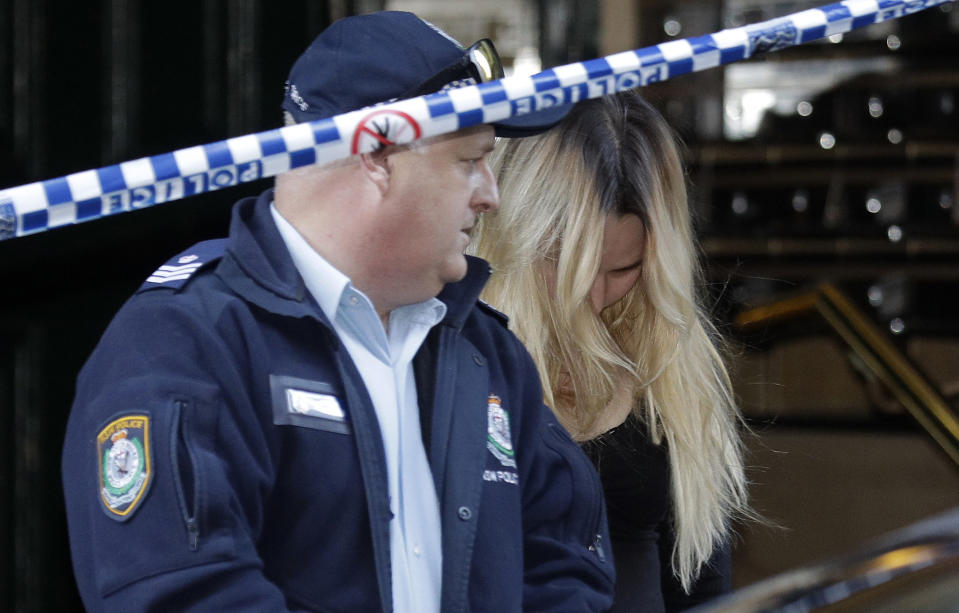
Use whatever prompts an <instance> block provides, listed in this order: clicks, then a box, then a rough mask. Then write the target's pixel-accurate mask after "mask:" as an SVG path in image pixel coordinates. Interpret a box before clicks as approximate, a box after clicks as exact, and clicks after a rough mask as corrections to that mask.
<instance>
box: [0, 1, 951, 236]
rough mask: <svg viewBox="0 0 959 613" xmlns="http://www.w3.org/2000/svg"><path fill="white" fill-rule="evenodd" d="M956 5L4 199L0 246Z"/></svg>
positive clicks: (849, 19) (32, 189)
mask: <svg viewBox="0 0 959 613" xmlns="http://www.w3.org/2000/svg"><path fill="white" fill-rule="evenodd" d="M952 1H953V0H844V1H843V2H837V3H835V4H829V5H826V6H822V7H819V8H814V9H808V10H805V11H800V12H798V13H793V14H791V15H787V16H785V17H778V18H775V19H770V20H768V21H764V22H760V23H756V24H751V25H746V26H742V27H737V28H732V29H727V30H722V31H720V32H716V33H713V34H707V35H704V36H696V37H691V38H686V39H680V40H675V41H669V42H666V43H661V44H659V45H654V46H652V47H646V48H642V49H637V50H633V51H624V52H621V53H616V54H613V55H609V56H606V57H603V58H598V59H594V60H588V61H585V62H575V63H572V64H567V65H563V66H558V67H556V68H551V69H548V70H545V71H543V72H540V73H538V74H535V75H533V76H511V77H506V78H504V79H500V80H498V81H492V82H489V83H481V84H479V85H472V86H468V87H463V88H459V89H452V90H448V91H446V92H441V93H436V94H429V95H426V96H422V97H419V98H412V99H409V100H403V101H399V102H394V103H390V104H384V105H380V106H376V107H373V108H367V109H361V110H358V111H352V112H349V113H344V114H342V115H337V116H335V117H331V118H328V119H321V120H317V121H314V122H310V123H304V124H298V125H295V126H288V127H284V128H278V129H274V130H268V131H266V132H260V133H256V134H249V135H246V136H239V137H235V138H230V139H227V140H224V141H219V142H214V143H210V144H206V145H198V146H195V147H188V148H185V149H179V150H177V151H173V152H171V153H163V154H159V155H154V156H150V157H145V158H140V159H137V160H132V161H128V162H123V163H120V164H116V165H112V166H105V167H102V168H98V169H93V170H86V171H82V172H77V173H73V174H70V175H66V176H63V177H58V178H55V179H49V180H45V181H38V182H35V183H28V184H25V185H21V186H17V187H11V188H8V189H5V190H2V191H0V240H6V239H9V238H13V237H17V236H24V235H28V234H35V233H38V232H43V231H46V230H50V229H53V228H57V227H61V226H66V225H71V224H77V223H81V222H84V221H90V220H93V219H98V218H101V217H106V216H108V215H114V214H117V213H123V212H127V211H133V210H138V209H142V208H145V207H149V206H152V205H155V204H161V203H164V202H171V201H174V200H179V199H182V198H186V197H188V196H194V195H197V194H202V193H206V192H212V191H215V190H219V189H223V188H227V187H231V186H234V185H239V184H241V183H247V182H250V181H255V180H258V179H262V178H265V177H271V176H275V175H277V174H280V173H283V172H286V171H287V170H290V169H293V168H297V167H300V166H306V165H309V164H315V163H326V162H332V161H334V160H337V159H341V158H345V157H348V156H350V155H353V154H356V153H364V152H368V151H373V150H375V149H376V148H378V147H380V146H382V144H383V143H384V142H388V143H393V144H404V143H409V142H412V141H413V140H416V139H420V138H425V137H429V136H435V135H438V134H445V133H448V132H454V131H456V130H459V129H462V128H466V127H469V126H472V125H476V124H480V123H491V122H496V121H500V120H503V119H506V118H509V117H515V116H519V115H524V114H527V113H532V112H535V111H538V110H542V109H545V108H549V107H553V106H556V105H561V104H568V103H573V102H577V101H579V100H584V99H588V98H598V97H600V96H604V95H607V94H611V93H615V92H618V91H623V90H627V89H633V88H637V87H642V86H644V85H647V84H649V83H654V82H659V81H665V80H667V79H671V78H673V77H676V76H679V75H683V74H686V73H690V72H696V71H700V70H705V69H707V68H713V67H716V66H720V65H722V64H728V63H731V62H736V61H739V60H743V59H746V58H749V57H752V56H754V55H757V54H759V53H765V52H769V51H777V50H779V49H784V48H786V47H791V46H794V45H799V44H803V43H807V42H810V41H813V40H817V39H820V38H824V37H827V36H832V35H835V34H841V33H844V32H848V31H851V30H854V29H857V28H861V27H865V26H868V25H871V24H875V23H880V22H883V21H887V20H890V19H897V18H899V17H903V16H905V15H909V14H911V13H915V12H918V11H921V10H924V9H927V8H930V7H932V6H936V5H940V4H946V3H949V2H952Z"/></svg>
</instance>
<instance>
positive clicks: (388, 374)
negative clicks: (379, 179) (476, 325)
mask: <svg viewBox="0 0 959 613" xmlns="http://www.w3.org/2000/svg"><path fill="white" fill-rule="evenodd" d="M270 213H272V215H273V221H274V222H275V223H276V227H277V229H278V230H279V231H280V236H282V237H283V242H284V243H286V247H287V249H288V250H289V252H290V255H291V256H292V258H293V263H294V265H295V266H296V269H297V270H298V271H299V273H300V275H301V276H302V277H303V281H304V283H305V284H306V287H307V289H308V290H309V291H310V293H311V294H312V295H313V298H314V299H315V300H316V302H317V303H318V304H319V306H320V309H322V310H323V313H324V314H325V315H326V316H327V318H329V320H330V321H331V322H333V328H334V330H335V331H336V334H337V336H338V337H339V339H340V341H342V342H343V345H344V347H346V349H347V351H348V352H349V353H350V357H351V358H353V362H354V363H355V364H356V368H357V370H358V371H359V372H360V376H362V377H363V382H364V383H365V384H366V389H367V391H368V392H369V394H370V398H371V399H372V401H373V407H374V409H375V411H376V417H377V420H378V422H379V426H380V430H381V432H382V434H383V449H384V451H385V454H386V469H387V477H388V481H389V493H390V510H391V511H392V513H393V519H392V520H391V521H390V558H391V563H392V583H393V609H394V611H396V612H397V613H420V612H422V613H436V612H438V611H439V609H440V590H441V587H442V568H443V552H442V534H441V526H440V511H439V501H438V500H437V497H436V487H435V485H434V483H433V474H432V472H431V471H430V466H429V461H428V460H427V458H426V451H425V449H424V448H423V438H422V433H421V430H420V416H419V403H418V401H417V396H416V382H415V380H414V374H413V364H412V360H413V356H414V355H416V352H417V351H418V350H419V348H420V346H421V345H422V344H423V341H424V340H425V339H426V335H427V333H428V332H429V330H430V328H432V327H433V326H434V325H436V324H437V323H439V322H440V321H441V320H442V319H443V317H444V316H445V315H446V305H445V304H443V303H442V302H441V301H439V300H437V299H436V298H431V299H429V300H427V301H426V302H421V303H418V304H411V305H408V306H403V307H400V308H397V309H394V310H393V311H391V312H390V319H389V334H388V335H387V332H386V330H384V329H383V324H382V322H381V321H380V318H379V316H378V315H377V313H376V309H375V308H374V306H373V303H372V302H371V301H370V299H369V298H368V297H367V296H366V295H365V294H363V292H361V291H359V290H357V289H356V288H354V287H353V284H352V283H351V282H350V279H349V278H348V277H347V276H346V275H344V274H343V273H342V272H340V271H339V270H337V269H336V268H334V267H333V265H332V264H330V263H329V262H328V261H326V260H325V259H324V258H323V257H322V256H321V255H320V254H318V253H317V252H316V251H315V250H314V249H313V248H312V247H311V246H310V245H309V243H307V242H306V239H304V238H303V236H302V235H301V234H300V233H299V232H298V231H297V230H296V228H294V227H293V225H292V224H290V223H289V222H288V221H287V220H286V219H284V218H283V216H282V215H280V213H279V211H277V210H276V207H275V206H274V205H270ZM357 487H359V484H357Z"/></svg>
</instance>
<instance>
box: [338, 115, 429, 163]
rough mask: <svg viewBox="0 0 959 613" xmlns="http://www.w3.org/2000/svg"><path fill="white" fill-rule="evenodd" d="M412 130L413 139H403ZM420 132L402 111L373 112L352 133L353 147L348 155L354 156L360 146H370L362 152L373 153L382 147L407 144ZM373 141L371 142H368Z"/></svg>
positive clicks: (418, 135)
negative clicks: (400, 143)
mask: <svg viewBox="0 0 959 613" xmlns="http://www.w3.org/2000/svg"><path fill="white" fill-rule="evenodd" d="M408 130H412V132H413V138H403V137H404V136H407V131H408ZM421 133H422V130H420V125H419V124H418V123H416V120H415V119H413V118H412V117H410V116H409V115H407V114H406V113H404V112H403V111H394V110H390V109H383V110H382V111H373V112H372V113H370V114H369V115H367V116H366V117H364V118H363V119H362V120H361V121H360V124H359V126H357V128H356V132H354V133H353V145H352V147H351V148H350V153H351V154H353V155H356V154H357V153H359V152H360V144H361V143H362V144H369V145H371V146H368V147H363V150H364V151H375V150H377V149H380V148H382V147H389V146H390V145H395V144H396V143H398V142H403V143H406V142H409V141H412V140H416V139H417V138H419V137H420V134H421ZM370 141H373V142H370Z"/></svg>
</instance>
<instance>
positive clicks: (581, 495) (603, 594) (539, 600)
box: [520, 352, 615, 612]
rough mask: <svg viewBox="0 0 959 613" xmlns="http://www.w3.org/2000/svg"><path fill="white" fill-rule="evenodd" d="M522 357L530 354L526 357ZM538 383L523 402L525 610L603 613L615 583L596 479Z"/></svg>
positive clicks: (590, 466) (521, 467) (527, 370)
mask: <svg viewBox="0 0 959 613" xmlns="http://www.w3.org/2000/svg"><path fill="white" fill-rule="evenodd" d="M524 355H525V352H524ZM526 372H527V373H532V374H531V375H530V377H532V378H533V379H532V380H533V381H537V384H536V385H535V386H529V387H530V388H535V389H534V390H532V393H530V394H528V395H527V397H526V400H527V404H526V405H525V409H526V411H527V413H528V415H529V416H530V417H532V419H527V420H526V424H525V425H524V433H523V436H524V438H525V439H526V442H525V443H524V444H523V446H522V449H526V450H532V451H531V452H529V451H528V453H527V455H526V456H524V457H521V458H520V461H521V465H520V482H521V483H523V484H524V487H523V489H524V491H523V530H524V538H525V543H524V556H525V560H524V564H525V571H524V592H523V610H525V611H570V612H573V611H576V612H585V611H606V610H608V609H609V607H610V606H611V604H612V599H613V589H614V582H615V570H614V566H613V559H612V552H611V551H610V549H609V545H608V544H609V529H608V525H607V521H606V509H605V503H604V502H603V494H602V488H601V485H600V482H599V476H598V474H597V473H596V471H595V469H594V468H593V466H592V463H591V462H590V461H589V458H587V457H586V455H585V454H584V453H583V451H582V450H581V449H580V448H579V446H578V445H577V444H576V443H575V442H574V441H573V439H572V438H571V437H570V436H569V434H567V432H566V430H564V429H563V427H562V426H561V425H560V424H559V422H558V421H557V420H556V418H555V417H554V415H553V413H552V411H550V410H549V409H548V408H547V407H546V406H544V405H543V404H542V400H541V398H542V396H541V391H540V388H539V384H538V378H537V377H536V374H535V373H536V371H535V369H534V368H533V366H532V362H531V361H530V362H529V366H528V368H527V369H526Z"/></svg>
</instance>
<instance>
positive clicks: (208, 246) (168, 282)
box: [137, 238, 226, 293]
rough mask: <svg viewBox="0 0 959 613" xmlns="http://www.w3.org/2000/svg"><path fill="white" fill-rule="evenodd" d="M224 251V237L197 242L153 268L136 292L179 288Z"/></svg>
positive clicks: (218, 257)
mask: <svg viewBox="0 0 959 613" xmlns="http://www.w3.org/2000/svg"><path fill="white" fill-rule="evenodd" d="M225 251H226V239H225V238H217V239H214V240H209V241H203V242H202V243H197V244H195V245H193V246H192V247H190V248H189V249H187V250H186V251H184V252H182V253H179V254H177V255H175V256H173V257H172V258H170V259H169V260H168V261H167V262H166V264H164V265H163V266H161V267H159V268H157V269H156V270H154V271H153V274H151V275H150V276H149V277H147V280H146V281H144V282H143V285H141V286H140V289H138V290H137V293H139V292H143V291H146V290H150V289H157V288H161V287H164V288H168V289H174V290H177V289H180V288H181V287H183V286H184V285H186V284H187V282H188V281H189V280H190V278H191V277H192V276H193V275H194V274H196V272H197V271H198V270H200V269H201V268H203V267H205V266H207V265H209V264H212V263H213V262H216V261H217V260H219V259H220V258H221V257H223V253H224V252H225Z"/></svg>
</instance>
